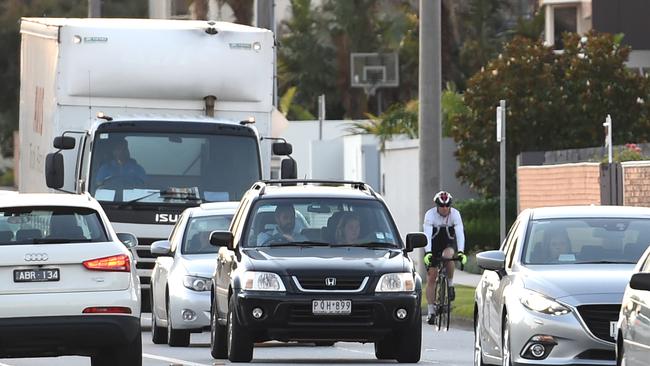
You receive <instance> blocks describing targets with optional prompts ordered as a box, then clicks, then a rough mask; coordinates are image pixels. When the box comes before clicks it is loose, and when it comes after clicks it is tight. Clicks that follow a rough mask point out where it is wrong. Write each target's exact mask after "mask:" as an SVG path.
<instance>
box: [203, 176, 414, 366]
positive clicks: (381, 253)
mask: <svg viewBox="0 0 650 366" xmlns="http://www.w3.org/2000/svg"><path fill="white" fill-rule="evenodd" d="M210 242H211V243H212V244H213V245H216V246H220V247H221V248H220V249H219V256H218V261H217V267H216V270H215V274H214V278H213V288H212V297H213V300H212V322H211V351H212V356H213V357H214V358H226V357H227V358H228V359H229V360H230V361H233V362H248V361H250V360H251V359H252V357H253V344H254V343H255V342H264V341H269V340H278V341H303V342H314V343H316V344H317V345H328V344H333V343H334V342H337V341H356V342H374V344H375V355H376V356H377V358H379V359H396V360H397V361H399V362H418V361H419V360H420V350H421V338H422V318H421V314H420V299H421V296H422V290H421V289H422V285H421V279H420V277H419V276H418V275H417V273H416V272H415V266H414V264H413V261H412V260H411V259H410V258H409V257H408V253H409V252H411V251H412V250H413V249H414V248H419V247H424V246H425V244H426V237H425V236H424V234H422V233H412V234H408V235H407V236H406V243H405V244H404V243H403V242H402V239H401V237H400V235H399V233H398V231H397V228H396V226H395V223H394V221H393V219H392V217H391V215H390V213H389V211H388V209H387V207H386V204H385V203H384V201H383V199H382V198H381V197H380V196H379V195H378V194H377V193H375V192H374V191H373V190H372V189H371V188H370V187H369V186H368V185H366V184H364V183H361V182H339V181H337V182H333V181H313V180H293V181H286V180H285V181H264V182H258V183H255V184H254V185H253V186H252V188H251V189H250V190H249V191H248V192H247V193H246V194H245V196H244V198H243V199H242V202H241V205H240V207H239V209H238V210H237V212H236V213H235V217H234V219H233V222H232V225H231V227H230V231H215V232H213V233H212V235H211V237H210Z"/></svg>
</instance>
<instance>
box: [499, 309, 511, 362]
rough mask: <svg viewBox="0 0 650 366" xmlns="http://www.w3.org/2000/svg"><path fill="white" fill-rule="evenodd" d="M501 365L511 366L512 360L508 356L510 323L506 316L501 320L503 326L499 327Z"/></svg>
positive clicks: (509, 355)
mask: <svg viewBox="0 0 650 366" xmlns="http://www.w3.org/2000/svg"><path fill="white" fill-rule="evenodd" d="M501 342H502V343H501V349H502V351H501V365H502V366H512V359H511V354H510V322H509V321H508V315H507V314H506V316H505V318H504V319H503V326H502V327H501Z"/></svg>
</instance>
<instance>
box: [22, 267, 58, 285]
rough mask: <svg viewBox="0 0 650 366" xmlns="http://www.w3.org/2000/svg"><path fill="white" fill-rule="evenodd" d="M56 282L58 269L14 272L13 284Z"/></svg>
mask: <svg viewBox="0 0 650 366" xmlns="http://www.w3.org/2000/svg"><path fill="white" fill-rule="evenodd" d="M58 280H59V269H58V268H48V269H17V270H14V282H47V281H58Z"/></svg>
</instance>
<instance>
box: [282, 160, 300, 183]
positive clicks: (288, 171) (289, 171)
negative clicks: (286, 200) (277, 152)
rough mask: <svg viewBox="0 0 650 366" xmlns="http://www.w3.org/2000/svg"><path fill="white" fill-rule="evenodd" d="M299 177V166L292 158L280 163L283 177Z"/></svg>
mask: <svg viewBox="0 0 650 366" xmlns="http://www.w3.org/2000/svg"><path fill="white" fill-rule="evenodd" d="M297 177H298V166H297V165H296V161H295V160H293V159H292V158H288V159H284V160H282V164H281V165H280V178H281V179H296V178H297Z"/></svg>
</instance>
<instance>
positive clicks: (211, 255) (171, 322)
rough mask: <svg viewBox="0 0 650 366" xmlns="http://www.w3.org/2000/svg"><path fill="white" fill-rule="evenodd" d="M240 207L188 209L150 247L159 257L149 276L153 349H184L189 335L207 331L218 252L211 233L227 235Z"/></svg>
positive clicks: (211, 205)
mask: <svg viewBox="0 0 650 366" xmlns="http://www.w3.org/2000/svg"><path fill="white" fill-rule="evenodd" d="M238 205H239V203H238V202H218V203H207V204H202V205H201V206H199V207H193V208H188V209H186V210H185V211H184V212H183V214H182V215H181V217H180V218H179V220H178V221H177V223H176V225H175V226H174V229H173V230H172V233H171V234H170V236H169V240H159V241H156V242H154V243H153V244H152V245H151V253H152V254H154V255H156V256H157V259H156V265H155V267H154V269H153V272H152V276H151V323H152V324H151V336H152V341H153V343H156V344H162V343H168V344H169V345H170V346H175V347H179V346H180V347H185V346H188V345H189V343H190V333H193V332H201V331H203V330H209V328H210V304H211V301H210V288H211V284H212V282H211V281H212V280H211V278H212V274H213V272H214V268H215V266H216V261H217V251H218V249H219V248H217V247H214V246H212V245H210V242H209V238H210V233H211V232H212V231H215V230H228V228H229V226H230V221H231V220H232V216H233V214H234V212H235V209H236V208H237V207H238Z"/></svg>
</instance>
